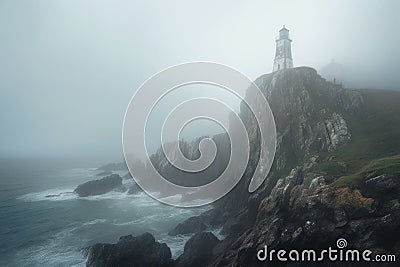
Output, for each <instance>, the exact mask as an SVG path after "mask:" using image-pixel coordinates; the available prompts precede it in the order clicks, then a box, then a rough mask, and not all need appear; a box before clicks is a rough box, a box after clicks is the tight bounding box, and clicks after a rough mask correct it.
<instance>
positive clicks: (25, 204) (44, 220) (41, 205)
mask: <svg viewBox="0 0 400 267" xmlns="http://www.w3.org/2000/svg"><path fill="white" fill-rule="evenodd" d="M97 173H99V171H97V170H96V168H95V166H93V167H84V168H82V167H80V168H73V167H70V166H68V167H65V166H62V164H52V163H43V162H33V163H32V162H31V163H29V164H27V163H21V162H14V161H10V160H8V161H4V160H2V161H1V162H0V215H1V216H0V266H84V264H85V258H84V256H83V254H82V253H81V249H82V248H84V247H87V246H89V245H92V244H94V243H98V242H109V243H114V242H116V241H117V240H118V238H119V237H120V236H122V235H128V234H132V235H139V234H142V233H144V232H150V233H152V234H153V235H154V236H155V238H156V239H157V240H158V241H160V242H165V243H167V244H168V246H169V247H170V248H171V252H172V254H173V257H174V258H176V257H177V256H179V255H180V254H181V253H182V251H183V246H184V244H185V242H186V241H187V240H188V239H189V238H190V236H178V237H170V236H168V235H167V232H168V231H169V230H170V229H172V228H173V227H174V226H176V225H177V224H178V223H180V222H182V221H183V220H185V219H186V218H189V217H191V216H194V215H197V214H200V213H201V212H204V211H206V210H207V209H209V208H210V207H200V208H192V209H183V208H176V207H172V206H168V205H164V204H161V203H159V202H157V201H156V200H154V199H152V198H151V197H149V196H147V195H146V194H145V193H143V192H141V193H139V194H136V195H127V194H126V193H125V192H116V191H112V192H109V193H107V194H104V195H100V196H92V197H87V198H80V197H77V196H76V195H75V194H73V193H72V191H73V190H74V188H75V187H76V186H77V185H78V184H80V183H83V182H86V181H89V180H93V179H99V176H96V174H97ZM120 174H121V175H124V174H126V172H122V173H120ZM130 183H133V181H131V180H130V179H125V180H124V184H126V185H129V184H130ZM49 195H53V196H51V197H49ZM54 195H55V196H54ZM218 231H219V229H215V231H214V232H215V233H216V234H218Z"/></svg>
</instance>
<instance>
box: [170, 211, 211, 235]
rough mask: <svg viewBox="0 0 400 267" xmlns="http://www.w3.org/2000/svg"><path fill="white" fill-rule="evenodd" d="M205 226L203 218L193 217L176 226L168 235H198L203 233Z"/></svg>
mask: <svg viewBox="0 0 400 267" xmlns="http://www.w3.org/2000/svg"><path fill="white" fill-rule="evenodd" d="M206 228H207V226H206V225H205V223H204V220H203V217H201V216H195V217H190V218H189V219H187V220H186V221H184V222H183V223H180V224H178V225H177V226H176V227H175V228H174V229H172V230H171V231H169V232H168V235H171V236H175V235H184V234H190V233H198V232H201V231H204V230H205V229H206Z"/></svg>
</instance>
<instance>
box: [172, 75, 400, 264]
mask: <svg viewBox="0 0 400 267" xmlns="http://www.w3.org/2000/svg"><path fill="white" fill-rule="evenodd" d="M255 83H256V84H257V85H258V86H259V88H260V89H261V90H262V92H263V93H264V95H265V96H266V97H267V99H268V101H269V104H270V107H271V109H272V112H273V114H274V117H275V121H276V127H277V136H278V141H277V151H276V155H275V159H274V164H273V166H272V168H271V171H270V173H269V175H268V177H267V179H266V181H265V183H264V184H263V186H262V187H260V188H259V189H258V190H257V191H255V192H254V193H252V194H249V193H248V191H247V188H248V184H249V182H250V181H249V179H250V178H251V177H252V172H253V171H254V168H255V166H256V164H257V161H258V157H259V148H260V144H261V142H260V140H259V138H260V134H259V132H258V129H257V124H256V122H255V120H254V117H253V115H252V114H251V113H250V111H249V110H248V109H247V108H246V106H245V105H244V104H243V105H242V107H241V114H240V116H241V118H242V119H243V121H244V122H245V124H246V127H247V130H248V133H249V137H250V144H251V156H250V161H249V164H248V168H247V170H246V172H245V175H244V177H243V179H242V180H241V182H240V183H239V184H238V185H237V186H236V187H235V188H234V190H232V191H231V192H230V193H229V194H228V195H226V196H225V197H224V198H223V199H221V200H220V201H218V202H217V203H215V208H214V209H213V210H211V211H209V212H207V213H205V214H203V215H201V216H198V217H195V218H191V219H189V220H188V221H187V222H183V223H182V224H181V225H179V226H178V227H177V228H176V229H173V230H172V231H171V234H179V233H180V232H179V231H181V230H182V229H184V232H185V233H187V232H190V226H191V225H193V226H196V227H193V231H192V232H199V233H198V234H196V235H195V237H193V238H195V240H197V241H196V242H194V241H193V240H192V241H191V242H190V246H189V245H188V246H189V247H190V249H189V248H188V251H186V247H185V252H186V253H193V252H191V251H196V248H195V246H196V244H203V243H204V242H202V241H201V238H200V237H201V231H203V230H206V229H207V227H210V226H214V225H222V226H223V233H224V234H226V235H227V237H226V239H225V240H223V241H221V242H216V241H215V242H213V245H212V246H210V247H209V248H208V250H207V253H205V254H204V255H206V256H204V257H203V258H202V259H199V257H197V256H196V255H191V254H190V255H182V257H181V260H180V261H179V260H178V261H177V262H175V263H174V264H182V262H185V264H194V265H193V266H199V265H198V263H199V262H202V264H203V265H200V266H258V265H260V264H261V265H262V264H263V263H261V262H259V261H258V260H257V258H256V254H257V250H258V249H260V248H262V247H263V246H265V245H267V246H269V247H272V248H276V249H279V248H306V247H308V248H309V247H313V248H316V249H318V248H323V247H327V246H334V245H335V242H336V240H337V239H338V238H346V239H347V240H348V242H349V246H351V247H352V248H357V249H370V250H372V251H373V253H386V254H395V255H397V258H398V259H399V257H400V255H399V251H400V242H399V240H398V239H397V237H398V236H400V204H399V198H400V195H399V192H400V182H399V181H400V156H399V154H400V138H399V136H400V107H399V105H398V103H400V93H398V92H390V91H377V90H351V89H346V88H343V87H342V86H339V85H337V84H332V83H330V82H328V81H326V80H325V79H323V78H322V77H321V76H319V75H318V73H317V72H316V71H315V70H314V69H312V68H308V67H300V68H293V69H287V70H282V71H278V72H274V73H271V74H266V75H263V76H261V77H259V78H258V79H257V80H256V81H255ZM249 97H250V96H249ZM223 161H224V160H222V162H223ZM204 238H205V239H207V240H208V239H209V240H213V238H212V237H210V236H209V235H207V236H205V237H204ZM199 240H200V241H199ZM199 246H200V245H199ZM201 246H203V245H201ZM190 259H193V262H190ZM179 262H180V263H179ZM169 264H170V263H169ZM196 264H197V265H196ZM275 264H277V263H275ZM280 264H281V265H285V264H282V263H280ZM329 264H330V265H329V266H335V265H336V266H343V265H341V264H340V263H337V264H335V263H329ZM332 264H333V265H332ZM188 266H189V265H188ZM289 266H302V265H301V264H296V265H290V264H289ZM305 266H309V265H305ZM346 266H347V265H346ZM362 266H365V264H364V265H362ZM379 266H389V265H382V264H381V265H379ZM394 266H396V265H394Z"/></svg>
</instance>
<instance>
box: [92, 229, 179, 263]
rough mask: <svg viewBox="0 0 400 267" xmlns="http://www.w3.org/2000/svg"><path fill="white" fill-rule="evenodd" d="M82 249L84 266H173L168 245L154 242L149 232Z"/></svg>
mask: <svg viewBox="0 0 400 267" xmlns="http://www.w3.org/2000/svg"><path fill="white" fill-rule="evenodd" d="M84 251H85V254H86V256H87V261H86V266H90V267H103V266H104V267H108V266H121V267H123V266H137V267H168V266H174V262H173V261H172V259H171V250H170V249H169V248H168V246H167V245H166V244H164V243H163V244H160V243H158V242H156V241H155V239H154V237H153V236H152V235H151V234H149V233H145V234H143V235H141V236H137V237H134V236H132V235H128V236H123V237H121V238H120V239H119V241H118V243H116V244H95V245H93V246H91V247H89V248H86V249H84Z"/></svg>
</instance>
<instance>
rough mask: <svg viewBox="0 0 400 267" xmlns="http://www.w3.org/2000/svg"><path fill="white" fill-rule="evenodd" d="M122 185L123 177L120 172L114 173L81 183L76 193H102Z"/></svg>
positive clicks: (82, 195)
mask: <svg viewBox="0 0 400 267" xmlns="http://www.w3.org/2000/svg"><path fill="white" fill-rule="evenodd" d="M120 186H122V178H121V176H119V175H118V174H112V175H110V176H106V177H104V178H102V179H99V180H93V181H89V182H86V183H83V184H81V185H79V186H78V187H77V188H76V189H75V190H74V193H76V194H78V196H80V197H87V196H95V195H102V194H105V193H107V192H110V191H111V190H113V189H116V188H118V187H120Z"/></svg>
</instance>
